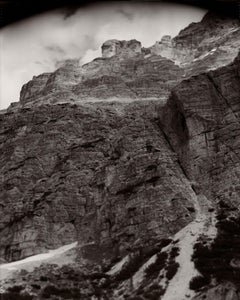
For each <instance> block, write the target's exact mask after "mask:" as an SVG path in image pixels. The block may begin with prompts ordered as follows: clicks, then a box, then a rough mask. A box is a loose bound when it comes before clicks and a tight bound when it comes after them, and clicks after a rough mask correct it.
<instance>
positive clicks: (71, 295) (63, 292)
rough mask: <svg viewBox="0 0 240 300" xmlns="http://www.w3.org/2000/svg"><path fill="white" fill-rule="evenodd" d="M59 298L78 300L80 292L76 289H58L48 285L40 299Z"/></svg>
mask: <svg viewBox="0 0 240 300" xmlns="http://www.w3.org/2000/svg"><path fill="white" fill-rule="evenodd" d="M53 295H55V296H60V297H61V298H62V299H80V298H81V294H80V291H79V290H78V289H76V288H71V289H68V288H58V287H56V286H54V285H48V286H46V287H45V288H44V290H43V292H42V297H43V298H46V299H49V298H50V297H51V296H53Z"/></svg>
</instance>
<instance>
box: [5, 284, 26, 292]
mask: <svg viewBox="0 0 240 300" xmlns="http://www.w3.org/2000/svg"><path fill="white" fill-rule="evenodd" d="M21 290H23V286H21V285H14V286H11V287H9V288H8V291H9V292H12V293H20V292H21Z"/></svg>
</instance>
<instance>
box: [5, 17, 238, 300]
mask: <svg viewBox="0 0 240 300" xmlns="http://www.w3.org/2000/svg"><path fill="white" fill-rule="evenodd" d="M239 34H240V31H239V22H238V21H237V20H230V19H226V18H225V19H223V18H222V17H219V16H213V15H211V14H208V15H206V16H205V17H204V19H203V20H202V21H201V22H200V23H194V24H191V25H190V26H188V27H187V28H186V29H184V30H183V31H181V32H180V33H179V35H178V36H177V37H175V38H174V39H171V37H169V36H165V37H163V38H162V40H161V42H160V43H156V45H154V46H153V47H150V48H148V49H146V48H141V44H140V42H138V41H136V40H131V41H117V40H111V41H107V42H106V43H104V44H103V47H102V51H103V57H102V58H97V59H95V60H94V61H92V62H90V63H88V64H86V65H84V66H80V65H79V63H78V61H77V60H70V61H67V62H65V63H64V64H63V65H62V66H61V67H60V68H58V69H57V70H56V71H55V72H53V73H45V74H42V75H39V76H37V77H34V78H33V80H32V81H30V82H29V83H27V84H26V85H24V87H23V88H22V91H21V95H20V102H19V103H17V104H14V105H12V106H10V107H9V108H8V109H7V111H6V112H2V113H1V114H0V169H1V172H0V178H1V180H0V186H1V188H0V257H1V259H4V260H5V261H14V260H18V259H21V258H24V257H27V256H30V255H33V254H37V253H42V252H44V251H46V250H47V249H53V248H57V247H60V246H62V245H64V244H71V243H73V242H75V241H78V248H77V250H76V252H77V253H76V256H77V264H80V265H81V270H82V268H83V265H84V266H86V265H88V264H90V265H91V268H92V265H93V264H97V268H98V270H99V268H100V270H101V272H103V273H101V274H99V273H98V275H96V274H94V276H95V277H94V276H93V275H92V276H93V277H91V276H90V275H89V273H87V275H86V274H85V273H84V274H81V276H80V275H79V273H77V274H78V275H76V278H77V277H78V278H79V276H80V277H81V278H82V279H81V280H82V281H81V280H80V281H79V282H82V284H83V282H84V280H85V279H86V278H87V280H88V284H89V289H91V293H90V292H89V291H88V292H86V293H89V294H84V295H82V297H83V296H84V297H85V296H86V295H87V296H86V299H91V297H92V296H93V295H95V294H97V292H96V284H97V287H98V289H99V288H103V289H106V293H105V291H104V292H101V291H99V290H98V293H100V296H101V297H100V296H99V297H100V299H129V300H130V299H136V298H131V297H138V296H139V297H140V299H149V297H150V296H151V297H153V296H154V297H155V298H154V299H158V297H160V296H163V295H164V293H165V292H166V296H163V298H162V299H163V300H168V299H170V300H183V299H185V298H183V297H182V298H181V299H179V298H177V297H179V295H180V293H179V291H177V290H176V291H175V294H174V288H177V287H178V288H179V286H181V288H182V289H183V290H182V291H181V293H182V294H183V295H185V296H186V297H188V298H189V297H191V298H192V299H193V297H194V296H196V299H201V297H204V296H206V295H208V296H206V297H209V299H210V298H211V296H209V295H213V294H214V295H217V296H216V299H221V298H220V293H223V292H222V291H223V290H224V286H227V287H228V291H227V293H228V294H227V295H230V296H231V295H234V296H232V297H235V298H236V296H235V295H238V294H237V289H238V285H237V283H236V282H235V281H234V280H231V279H228V280H227V282H224V283H222V282H221V281H218V277H216V276H215V275H216V274H215V273H214V272H212V273H211V276H212V277H211V278H210V279H209V278H208V281H206V279H205V285H204V286H205V288H206V289H207V290H209V292H208V293H206V291H205V294H203V292H202V291H201V290H199V289H197V294H196V293H195V294H196V295H195V294H194V292H192V291H190V290H189V280H188V278H190V279H191V275H192V276H195V275H196V270H195V269H194V264H193V262H191V255H192V254H194V249H195V248H194V244H195V243H197V241H198V243H199V240H204V241H205V243H209V244H211V243H213V240H214V239H215V237H216V234H217V232H218V234H220V233H221V232H222V229H219V226H220V225H221V226H223V225H222V224H220V225H219V224H218V225H219V226H218V227H217V228H218V229H217V228H216V226H215V225H216V222H217V221H216V215H217V214H218V212H219V209H220V208H221V209H222V207H225V208H226V207H228V210H226V211H225V212H224V216H225V214H227V217H226V216H225V217H226V218H228V217H233V215H234V214H233V213H231V214H230V213H229V211H231V209H232V210H233V207H234V209H235V215H234V216H236V215H237V214H238V199H239V196H240V195H239V193H240V186H239V176H240V173H239V144H240V143H239V132H240V127H239V111H240V107H239V96H240V84H239V83H240V82H239V81H240V60H239V59H240V58H239V57H240V56H239V55H237V52H238V49H239V46H240V45H239ZM226 51H228V54H229V55H228V56H227V57H226V55H225V54H224V53H225V52H226ZM219 66H221V67H219ZM209 69H215V70H212V71H209ZM223 203H224V205H225V206H224V205H223ZM222 214H223V212H221V218H222ZM219 215H220V214H219ZM219 218H220V217H219ZM219 220H220V219H219ZM224 224H225V223H224ZM186 225H187V226H186ZM185 226H186V227H185ZM232 226H233V225H232ZM225 227H226V224H225ZM225 227H224V228H225ZM221 228H222V227H221ZM234 228H235V227H234ZM225 229H226V228H225ZM225 229H224V230H225ZM169 237H171V239H172V240H166V238H169ZM186 243H189V245H187V246H186ZM205 251H207V250H206V249H205ZM234 253H235V252H233V251H232V250H231V255H232V257H230V261H231V262H232V261H233V260H234V259H237V258H236V257H234V255H235V254H234ZM186 257H187V258H188V261H184V259H185V258H186ZM116 258H118V259H120V262H119V263H118V264H116V265H115V266H114V265H113V263H111V262H110V260H111V259H116ZM234 261H235V260H234ZM103 262H105V263H106V262H107V265H108V267H109V268H111V267H112V269H110V271H109V270H108V271H109V272H110V273H109V272H107V271H106V270H105V271H104V266H103V265H104V264H103ZM235 265H236V264H235ZM235 265H234V268H235V267H236V266H235ZM78 266H79V265H78ZM178 268H179V272H178V271H177V270H178ZM196 268H197V263H196ZM229 268H230V269H231V268H232V265H230V264H228V269H229ZM214 270H215V269H214ZM231 270H232V269H231ZM75 271H76V270H75V269H74V272H75ZM78 271H79V270H78ZM41 272H43V270H40V273H41ZM44 272H46V273H48V272H50V271H49V269H46V270H45V269H44ZM51 272H52V271H51ZM51 272H50V273H51ZM54 272H55V271H54ZM56 272H58V273H59V274H60V275H59V276H60V277H61V276H62V275H61V274H62V272H63V271H62V270H58V271H56ZM71 272H73V271H71ZM76 272H77V271H76ZM87 272H89V269H88V271H87ZM106 272H107V273H106ZM234 272H235V271H234ZM235 273H236V272H235ZM36 274H38V272H37V273H36ZM51 274H52V273H51ZM63 274H68V272H67V273H66V272H65V273H64V272H63ZM51 276H53V275H51ZM54 276H55V275H54ZM56 276H57V275H56ZM86 276H87V277H86ZM174 276H175V277H174ZM189 276H190V277H189ZM32 277H34V275H29V278H30V279H31V280H33V278H32ZM60 277H59V278H60ZM51 278H53V277H51ZM54 278H55V277H54ZM59 278H58V279H59ZM71 278H72V277H71ZM106 278H107V279H106ZM51 280H52V279H51ZM54 280H55V279H54ZM61 280H62V277H61ZM64 280H65V281H64V283H62V284H66V282H67V284H73V281H74V280H75V279H74V280H73V279H70V280H69V279H68V280H67V279H66V278H65V279H64ZM66 280H67V281H66ZM171 280H172V281H171ZM187 280H188V281H187ZM211 280H212V281H211ZM54 282H55V281H54ZM69 282H70V283H69ZM96 282H97V283H96ZM54 284H55V283H54ZM154 284H155V287H154ZM83 285H84V284H83ZM168 287H170V288H171V287H172V289H173V293H172V292H171V290H170V291H169V289H168ZM44 288H45V286H44ZM78 288H79V286H78ZM39 289H40V287H39ZM85 289H86V287H85V285H84V290H85ZM54 291H55V292H56V290H54ZM152 291H155V294H154V295H153V294H152ZM219 291H220V292H219ZM35 292H36V291H35ZM56 293H58V294H56V295H59V293H60V292H59V291H58V292H56ZM231 293H232V294H231ZM35 294H36V297H37V298H34V299H40V298H38V296H39V292H38V293H35ZM182 294H181V295H182ZM225 294H226V293H225ZM225 294H224V295H225ZM77 295H78V296H76V297H79V294H77ZM95 296H96V295H95ZM185 296H184V297H185ZM230 296H228V297H230ZM34 297H35V296H34ZM164 297H165V298H164ZM217 297H218V298H217ZM221 297H222V294H221ZM223 297H225V296H223ZM226 297H227V296H226ZM72 298H74V297H72ZM235 298H229V299H235ZM83 299H84V298H83ZM137 299H139V298H137ZM236 299H238V298H236Z"/></svg>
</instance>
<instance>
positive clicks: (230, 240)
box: [191, 201, 240, 288]
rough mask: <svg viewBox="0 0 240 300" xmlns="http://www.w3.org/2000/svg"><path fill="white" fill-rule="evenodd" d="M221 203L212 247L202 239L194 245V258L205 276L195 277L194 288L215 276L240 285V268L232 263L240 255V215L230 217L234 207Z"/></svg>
mask: <svg viewBox="0 0 240 300" xmlns="http://www.w3.org/2000/svg"><path fill="white" fill-rule="evenodd" d="M219 205H220V206H221V210H220V213H219V214H218V217H217V219H218V223H217V228H218V233H217V236H216V238H215V240H214V241H213V243H212V245H211V247H208V246H206V245H203V243H202V241H201V240H200V241H198V243H196V244H195V246H194V254H193V257H192V259H193V261H194V263H195V266H196V268H197V270H199V271H200V273H201V274H202V277H203V278H204V279H203V278H198V279H195V280H194V281H193V282H192V283H191V285H192V286H193V287H194V288H196V287H198V284H199V285H201V284H203V283H204V284H205V285H206V284H208V280H209V278H215V279H217V280H218V281H219V282H221V281H230V282H232V283H233V284H235V285H236V286H237V287H240V283H239V278H240V269H236V268H234V267H232V266H231V264H230V262H231V260H232V259H233V258H239V257H240V256H239V253H240V217H238V218H236V217H231V218H228V217H227V215H228V213H227V211H230V210H231V211H232V208H231V207H230V206H229V205H227V204H226V203H225V202H223V201H222V202H220V203H219Z"/></svg>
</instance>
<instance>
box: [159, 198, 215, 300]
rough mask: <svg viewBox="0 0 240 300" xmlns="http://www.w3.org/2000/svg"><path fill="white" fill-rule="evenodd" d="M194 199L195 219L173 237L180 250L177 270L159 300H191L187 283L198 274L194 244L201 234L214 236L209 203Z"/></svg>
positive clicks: (213, 219)
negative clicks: (195, 264) (194, 260)
mask: <svg viewBox="0 0 240 300" xmlns="http://www.w3.org/2000/svg"><path fill="white" fill-rule="evenodd" d="M194 197H195V198H194V199H193V200H194V206H195V209H196V219H195V220H194V221H193V222H191V223H190V224H188V225H187V226H186V227H184V228H183V229H182V230H181V231H179V232H178V233H177V234H176V235H175V236H174V240H175V241H177V240H179V242H178V243H177V244H176V246H178V247H179V249H180V251H179V255H178V256H177V257H176V262H178V263H179V268H178V271H177V273H176V275H175V276H174V277H173V279H172V280H171V281H170V282H169V284H168V286H167V290H166V292H165V294H164V296H163V297H162V298H161V300H185V299H192V297H193V296H194V294H195V293H194V291H192V290H190V289H189V283H190V281H191V279H192V278H193V277H195V276H196V275H198V274H199V273H198V271H197V270H196V269H195V267H194V263H193V262H192V255H193V247H194V244H195V243H196V241H197V239H198V237H199V236H200V235H202V234H207V235H208V236H209V237H210V238H214V237H215V235H216V227H215V215H214V213H213V212H209V207H210V203H209V201H208V200H207V198H206V197H205V196H202V195H201V196H198V197H197V196H194Z"/></svg>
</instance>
